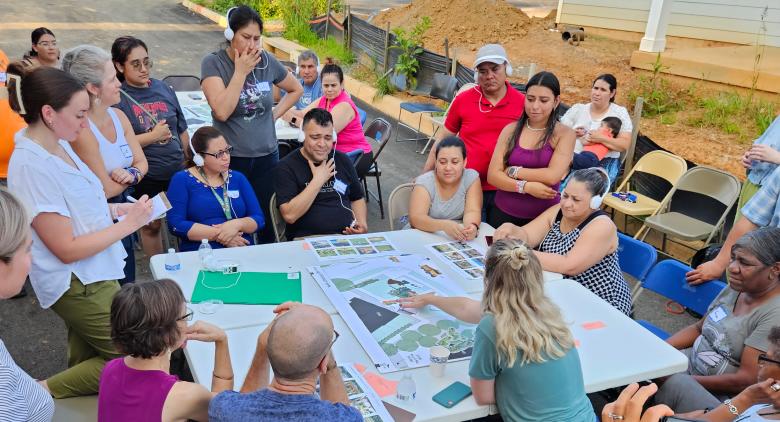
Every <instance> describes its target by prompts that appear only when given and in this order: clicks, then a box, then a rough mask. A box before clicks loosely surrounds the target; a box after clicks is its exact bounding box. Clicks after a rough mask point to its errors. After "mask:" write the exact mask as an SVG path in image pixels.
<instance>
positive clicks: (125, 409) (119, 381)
mask: <svg viewBox="0 0 780 422" xmlns="http://www.w3.org/2000/svg"><path fill="white" fill-rule="evenodd" d="M178 380H179V378H178V377H177V376H175V375H170V374H166V373H165V372H163V371H152V370H150V371H141V370H138V369H133V368H130V367H128V366H127V365H125V361H124V358H118V359H114V360H111V361H109V362H108V363H107V364H106V366H105V368H103V373H102V374H101V376H100V392H99V393H98V422H108V421H111V422H125V421H127V422H130V421H136V422H153V421H154V422H159V421H161V420H162V410H163V405H164V404H165V399H166V398H167V397H168V393H169V392H170V391H171V388H172V387H173V384H175V383H176V382H177V381H178Z"/></svg>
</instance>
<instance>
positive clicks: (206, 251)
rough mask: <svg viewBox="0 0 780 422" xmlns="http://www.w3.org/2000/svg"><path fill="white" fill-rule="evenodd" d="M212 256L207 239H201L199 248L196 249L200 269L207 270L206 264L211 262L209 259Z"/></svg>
mask: <svg viewBox="0 0 780 422" xmlns="http://www.w3.org/2000/svg"><path fill="white" fill-rule="evenodd" d="M213 256H214V251H213V250H212V249H211V245H209V240H208V239H203V240H201V241H200V246H199V247H198V257H199V258H200V267H201V268H208V267H209V266H208V264H209V262H210V261H211V258H212V257H213Z"/></svg>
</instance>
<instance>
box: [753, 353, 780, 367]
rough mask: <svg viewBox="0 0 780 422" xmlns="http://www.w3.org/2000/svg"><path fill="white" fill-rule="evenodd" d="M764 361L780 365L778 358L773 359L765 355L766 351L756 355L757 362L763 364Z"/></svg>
mask: <svg viewBox="0 0 780 422" xmlns="http://www.w3.org/2000/svg"><path fill="white" fill-rule="evenodd" d="M765 362H769V363H774V364H775V365H780V360H774V359H772V358H770V357H769V356H767V354H766V353H761V354H760V355H758V364H759V365H763V364H764V363H765Z"/></svg>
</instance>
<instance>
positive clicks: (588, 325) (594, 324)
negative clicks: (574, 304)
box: [582, 321, 607, 330]
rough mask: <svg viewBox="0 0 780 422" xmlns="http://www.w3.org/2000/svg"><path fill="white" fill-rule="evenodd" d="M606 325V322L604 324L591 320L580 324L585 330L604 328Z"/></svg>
mask: <svg viewBox="0 0 780 422" xmlns="http://www.w3.org/2000/svg"><path fill="white" fill-rule="evenodd" d="M606 326H607V324H604V323H603V322H601V321H592V322H586V323H584V324H582V328H584V329H586V330H598V329H599V328H604V327H606Z"/></svg>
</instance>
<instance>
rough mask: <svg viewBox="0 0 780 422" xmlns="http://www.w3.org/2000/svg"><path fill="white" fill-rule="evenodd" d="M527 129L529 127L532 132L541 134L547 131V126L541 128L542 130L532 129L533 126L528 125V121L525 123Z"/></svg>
mask: <svg viewBox="0 0 780 422" xmlns="http://www.w3.org/2000/svg"><path fill="white" fill-rule="evenodd" d="M525 127H527V128H528V129H530V130H533V131H534V132H541V131H543V130H547V126H545V127H540V128H535V127H531V124H530V123H528V120H526V121H525Z"/></svg>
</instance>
